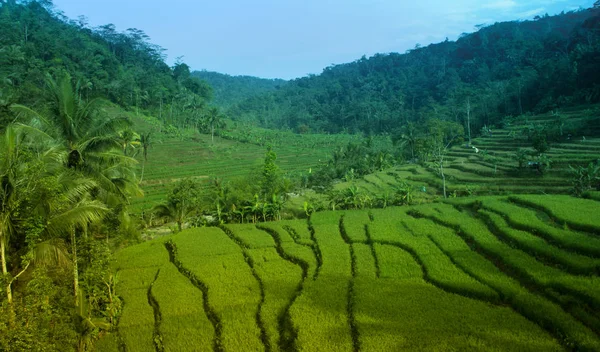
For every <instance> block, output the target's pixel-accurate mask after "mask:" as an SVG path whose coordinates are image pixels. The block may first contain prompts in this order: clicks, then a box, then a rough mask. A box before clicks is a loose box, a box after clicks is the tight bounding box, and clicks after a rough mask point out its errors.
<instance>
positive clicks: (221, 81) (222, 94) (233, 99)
mask: <svg viewBox="0 0 600 352" xmlns="http://www.w3.org/2000/svg"><path fill="white" fill-rule="evenodd" d="M192 77H197V78H200V79H202V80H204V81H206V82H207V83H208V84H209V85H210V86H211V87H212V89H213V103H214V104H215V105H217V106H219V107H220V108H223V109H227V108H230V107H231V106H233V105H235V104H237V103H240V102H241V101H243V100H245V99H248V98H250V97H255V96H258V95H261V94H265V93H271V92H274V91H276V90H278V89H279V88H281V87H282V86H284V85H285V84H286V83H287V81H285V80H283V79H266V78H258V77H252V76H230V75H227V74H223V73H219V72H211V71H193V72H192Z"/></svg>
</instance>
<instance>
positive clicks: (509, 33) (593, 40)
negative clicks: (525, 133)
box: [229, 9, 600, 133]
mask: <svg viewBox="0 0 600 352" xmlns="http://www.w3.org/2000/svg"><path fill="white" fill-rule="evenodd" d="M599 28H600V9H588V10H581V11H577V12H569V13H565V14H561V15H558V16H552V17H542V18H536V20H534V21H525V22H518V21H515V22H506V23H497V24H494V25H491V26H488V27H483V28H481V29H480V30H479V31H478V32H476V33H472V34H468V35H467V34H466V35H464V36H462V37H461V38H460V39H458V40H457V41H456V42H452V41H445V42H443V43H439V44H433V45H430V46H427V47H424V48H415V49H414V50H410V51H409V52H407V53H406V54H398V53H390V54H377V55H375V56H373V57H371V58H365V57H363V58H361V59H359V60H357V61H355V62H352V63H347V64H342V65H334V66H331V67H327V68H325V69H324V70H323V73H321V74H320V75H316V76H310V77H304V78H300V79H296V80H293V81H290V83H289V84H287V85H286V86H285V87H283V88H282V89H280V90H278V91H276V92H273V93H270V94H263V95H260V96H257V97H251V98H249V99H247V100H246V101H244V102H242V103H240V104H238V105H237V106H234V107H232V108H231V109H230V111H229V115H230V116H233V117H238V118H240V119H255V120H256V121H257V122H259V123H262V124H263V125H265V126H269V127H274V128H278V127H282V126H284V127H289V128H292V129H296V130H306V128H307V127H309V128H310V129H312V130H316V131H327V132H339V131H342V130H346V131H350V132H353V131H363V132H367V133H369V132H373V133H381V132H386V131H390V130H393V129H394V128H397V127H398V126H399V125H402V124H405V123H406V121H422V120H424V119H428V118H438V119H447V120H452V121H457V120H458V121H465V120H466V117H467V114H469V115H470V118H471V123H472V124H473V128H474V131H478V130H479V128H480V127H482V126H484V125H486V124H487V125H488V126H489V125H494V124H497V123H498V122H499V120H500V119H501V118H503V117H504V116H507V115H522V114H524V113H527V112H546V111H550V110H552V109H557V108H564V107H567V106H570V105H572V104H580V103H593V102H599V101H600V88H599V87H600V85H599V84H600V70H598V66H597V65H598V64H597V63H598V62H600V31H598V29H599ZM467 111H469V112H468V113H467Z"/></svg>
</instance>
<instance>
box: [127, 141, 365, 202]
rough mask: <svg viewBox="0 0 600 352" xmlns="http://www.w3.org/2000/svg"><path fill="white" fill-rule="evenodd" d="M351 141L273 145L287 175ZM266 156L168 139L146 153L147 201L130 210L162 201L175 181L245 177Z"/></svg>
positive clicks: (247, 147)
mask: <svg viewBox="0 0 600 352" xmlns="http://www.w3.org/2000/svg"><path fill="white" fill-rule="evenodd" d="M301 137H302V136H300V135H298V138H301ZM353 139H355V136H350V135H347V136H344V135H339V136H325V135H323V136H312V138H307V139H306V143H305V144H301V143H300V142H301V141H302V140H301V139H298V140H295V141H294V143H291V142H290V143H289V144H286V143H284V144H281V145H278V146H274V149H273V150H274V151H275V152H276V153H277V165H279V167H280V168H281V170H282V171H283V172H286V173H289V174H294V173H304V174H306V173H307V172H308V170H309V169H310V168H315V167H316V166H317V165H319V164H320V163H323V162H325V161H327V159H328V158H329V156H330V154H331V152H332V151H333V150H334V149H335V148H336V147H338V146H339V145H345V144H347V143H348V142H349V141H351V140H353ZM265 152H266V147H262V146H259V145H256V144H250V143H240V142H235V141H230V140H226V139H221V138H218V137H215V142H214V143H212V142H211V137H210V136H209V135H201V134H197V135H195V136H194V137H192V138H191V139H184V140H182V139H179V138H167V139H165V140H163V141H162V142H161V143H155V144H154V146H153V147H152V149H150V151H149V153H148V162H147V163H146V165H145V170H144V178H143V182H142V183H141V186H142V189H143V191H144V197H139V198H135V199H132V200H131V203H132V207H131V211H132V212H134V213H139V212H141V211H142V210H148V209H151V208H152V207H153V206H154V205H156V204H158V203H160V202H162V201H164V199H165V197H166V194H167V193H168V192H169V190H170V188H171V187H172V186H173V183H174V182H175V181H177V180H180V179H183V178H186V177H191V178H195V179H198V180H199V181H201V183H204V184H205V185H208V181H209V179H210V177H220V178H225V179H227V180H232V179H235V178H239V177H242V176H246V175H248V174H249V173H250V172H252V171H253V170H255V169H257V168H259V167H260V166H261V165H262V163H263V161H264V156H265ZM138 159H139V162H140V170H139V171H138V174H141V163H142V160H141V157H138Z"/></svg>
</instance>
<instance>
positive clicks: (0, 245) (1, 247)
mask: <svg viewBox="0 0 600 352" xmlns="http://www.w3.org/2000/svg"><path fill="white" fill-rule="evenodd" d="M0 255H1V256H2V276H4V277H5V278H7V279H8V269H7V267H6V247H5V244H4V238H3V237H2V232H0ZM11 283H12V281H11ZM6 299H7V301H8V315H9V317H8V323H9V326H10V327H11V328H14V327H15V320H16V315H15V307H14V305H13V296H12V289H11V285H10V283H9V284H8V285H6Z"/></svg>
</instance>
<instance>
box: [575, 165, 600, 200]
mask: <svg viewBox="0 0 600 352" xmlns="http://www.w3.org/2000/svg"><path fill="white" fill-rule="evenodd" d="M569 173H570V176H571V184H572V185H573V190H572V192H573V194H574V195H576V196H577V197H581V196H582V195H583V194H584V193H585V192H587V191H591V190H593V189H596V190H600V164H598V163H589V164H588V165H587V167H584V166H577V167H572V166H570V165H569Z"/></svg>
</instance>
